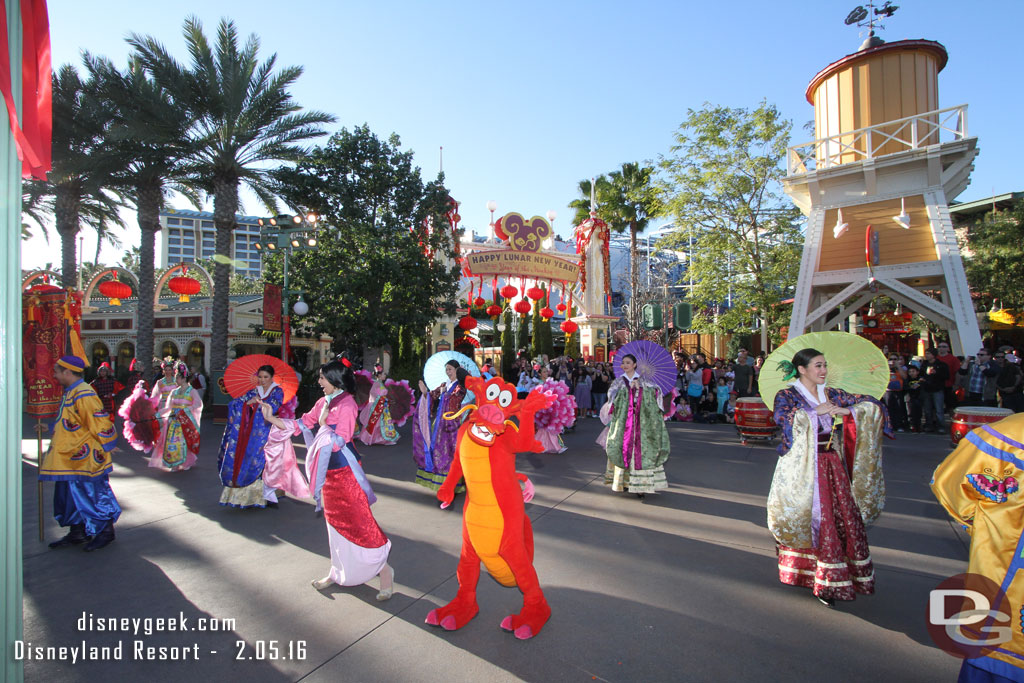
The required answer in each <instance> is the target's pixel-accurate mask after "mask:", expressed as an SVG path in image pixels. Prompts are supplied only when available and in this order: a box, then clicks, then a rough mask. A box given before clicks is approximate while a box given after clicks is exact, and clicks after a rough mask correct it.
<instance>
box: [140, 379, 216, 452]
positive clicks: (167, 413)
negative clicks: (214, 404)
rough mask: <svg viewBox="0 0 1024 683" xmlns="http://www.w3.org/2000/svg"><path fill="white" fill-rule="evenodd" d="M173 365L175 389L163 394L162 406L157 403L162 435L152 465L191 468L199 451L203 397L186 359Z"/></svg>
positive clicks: (158, 440)
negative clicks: (191, 375)
mask: <svg viewBox="0 0 1024 683" xmlns="http://www.w3.org/2000/svg"><path fill="white" fill-rule="evenodd" d="M170 367H172V368H173V371H174V389H172V390H171V391H169V392H167V393H166V394H164V395H163V398H161V399H160V400H161V401H162V402H161V404H160V405H159V406H156V405H155V406H154V408H156V409H157V417H158V418H159V420H160V435H159V436H158V437H157V440H156V444H155V445H154V447H153V452H152V454H151V455H150V457H149V466H150V467H158V468H160V469H163V470H165V471H168V472H178V471H181V470H187V469H190V468H191V467H192V465H194V464H195V462H196V457H197V456H198V455H199V420H200V418H201V417H202V415H203V399H202V398H201V397H200V396H199V392H198V391H196V390H195V389H194V388H193V387H192V385H191V384H190V383H189V373H188V367H187V366H186V365H185V364H184V363H182V362H181V361H178V362H177V363H174V364H173V365H171V366H170ZM151 400H152V399H151Z"/></svg>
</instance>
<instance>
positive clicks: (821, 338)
mask: <svg viewBox="0 0 1024 683" xmlns="http://www.w3.org/2000/svg"><path fill="white" fill-rule="evenodd" d="M806 348H812V349H817V350H818V351H821V352H822V353H823V354H824V355H825V360H826V361H828V377H827V379H826V380H825V386H829V387H835V388H837V389H842V390H844V391H848V392H850V393H851V394H867V395H868V396H874V397H875V398H881V397H882V394H884V393H885V390H886V387H888V386H889V361H888V359H887V358H886V357H885V354H884V353H882V350H881V349H879V348H878V347H877V346H875V345H874V344H873V343H871V342H870V341H868V340H867V339H865V338H864V337H858V336H857V335H855V334H850V333H849V332H808V333H807V334H802V335H800V336H799V337H795V338H793V339H790V340H789V341H787V342H786V343H785V344H783V345H782V346H780V347H779V348H777V349H775V350H774V351H772V353H771V355H770V356H768V358H767V359H766V360H765V362H764V367H762V368H761V374H760V375H759V376H758V379H757V383H758V387H759V388H760V390H761V398H762V399H763V400H764V403H765V405H767V406H768V407H769V408H771V407H772V406H774V405H775V394H777V393H779V391H781V390H782V389H785V388H786V387H788V386H789V385H790V384H791V383H792V382H793V378H790V379H788V380H783V377H784V376H785V372H784V371H782V370H780V369H779V363H780V362H781V361H784V360H787V361H792V360H793V356H795V355H796V354H797V352H798V351H800V350H802V349H806Z"/></svg>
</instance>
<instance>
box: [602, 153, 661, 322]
mask: <svg viewBox="0 0 1024 683" xmlns="http://www.w3.org/2000/svg"><path fill="white" fill-rule="evenodd" d="M653 176H654V168H653V167H651V166H641V165H640V164H639V163H636V162H630V163H625V164H622V168H621V169H620V170H618V171H612V172H611V173H609V174H608V185H607V186H606V188H605V189H606V193H605V195H604V196H603V197H601V198H600V200H601V206H602V211H601V217H602V218H604V220H605V221H606V222H607V223H608V225H609V227H610V228H611V229H612V230H615V231H616V232H625V231H626V230H627V229H628V230H629V298H630V303H632V302H633V301H634V300H636V298H637V271H638V258H637V250H636V236H637V235H638V234H640V233H641V232H643V231H644V229H646V228H647V224H648V223H649V222H650V219H651V218H653V217H654V216H656V215H657V214H658V212H659V211H660V208H661V205H660V202H659V200H658V194H657V190H656V189H655V187H654V185H653V184H652V182H651V179H652V177H653ZM601 189H602V187H601V186H600V185H599V186H598V190H599V191H600V190H601Z"/></svg>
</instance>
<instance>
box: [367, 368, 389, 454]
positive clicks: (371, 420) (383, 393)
mask: <svg viewBox="0 0 1024 683" xmlns="http://www.w3.org/2000/svg"><path fill="white" fill-rule="evenodd" d="M387 379H388V373H387V372H385V370H384V368H381V367H380V366H378V369H377V371H376V372H374V373H373V386H372V387H371V388H370V400H369V401H368V402H367V404H366V407H365V408H363V411H362V412H361V413H359V424H360V426H361V427H362V429H361V430H360V431H359V440H360V441H362V442H363V443H364V444H366V445H367V446H373V445H377V444H380V445H383V446H394V445H395V444H396V443H398V430H397V429H395V423H394V420H392V418H391V407H390V406H389V405H388V388H387V385H386V382H387Z"/></svg>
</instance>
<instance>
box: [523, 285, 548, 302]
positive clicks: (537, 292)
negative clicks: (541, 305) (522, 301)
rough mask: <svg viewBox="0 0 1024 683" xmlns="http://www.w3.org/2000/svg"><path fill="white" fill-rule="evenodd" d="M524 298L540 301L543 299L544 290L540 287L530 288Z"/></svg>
mask: <svg viewBox="0 0 1024 683" xmlns="http://www.w3.org/2000/svg"><path fill="white" fill-rule="evenodd" d="M526 296H528V297H530V298H531V299H533V300H534V301H540V300H541V299H543V298H544V290H543V289H541V288H540V287H530V288H529V289H528V290H526Z"/></svg>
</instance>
